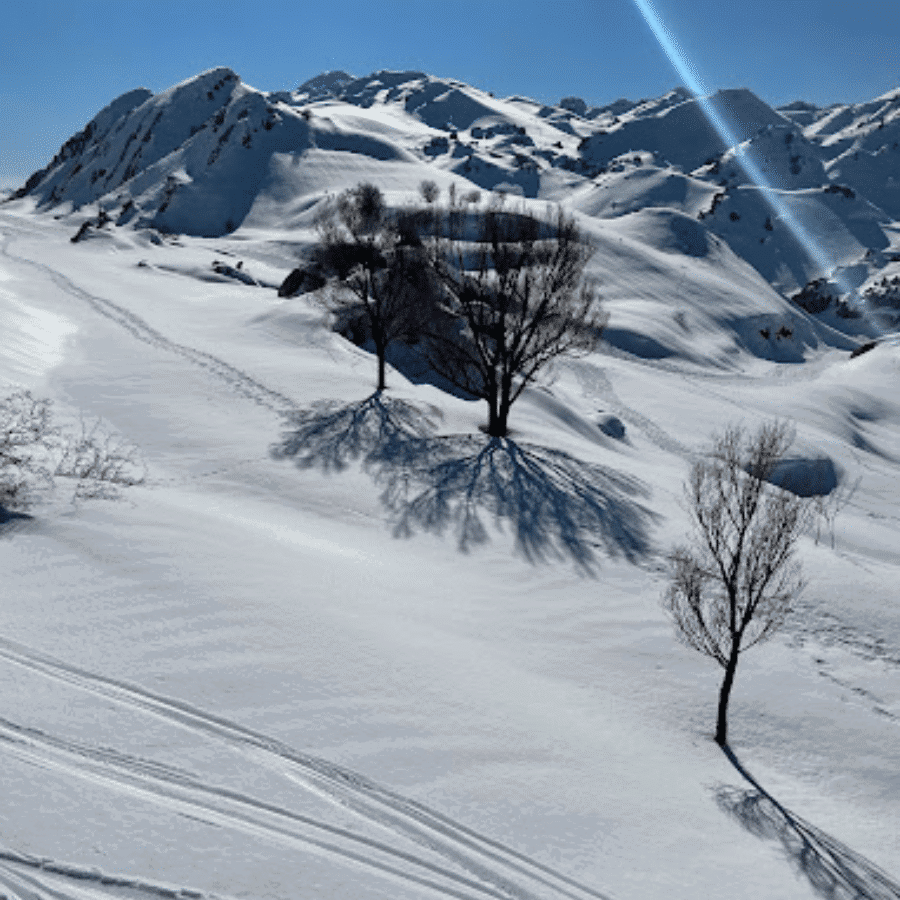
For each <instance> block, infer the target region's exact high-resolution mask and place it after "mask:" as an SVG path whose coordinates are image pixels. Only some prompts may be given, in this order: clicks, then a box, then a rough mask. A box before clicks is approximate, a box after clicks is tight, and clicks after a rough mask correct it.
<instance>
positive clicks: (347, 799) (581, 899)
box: [0, 638, 607, 900]
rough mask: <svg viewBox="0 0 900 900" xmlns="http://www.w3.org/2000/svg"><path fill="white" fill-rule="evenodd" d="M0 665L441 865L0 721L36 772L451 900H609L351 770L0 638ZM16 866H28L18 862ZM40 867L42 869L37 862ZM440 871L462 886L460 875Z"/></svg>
mask: <svg viewBox="0 0 900 900" xmlns="http://www.w3.org/2000/svg"><path fill="white" fill-rule="evenodd" d="M0 659H2V660H4V661H5V662H7V663H11V664H14V665H16V666H20V667H23V668H25V669H28V670H30V671H31V672H34V673H38V674H41V675H43V676H46V677H49V678H52V679H55V680H58V681H61V682H64V683H66V684H69V685H72V686H74V687H76V688H79V689H81V690H83V691H85V692H87V693H88V694H91V695H93V696H95V697H98V698H101V697H102V698H104V699H106V700H112V701H114V702H115V703H117V704H119V705H121V706H124V707H125V708H127V709H129V710H131V711H140V712H142V713H145V714H150V715H153V716H156V717H159V718H161V719H164V720H166V721H168V722H170V723H174V724H176V725H178V726H180V727H183V728H186V729H188V730H189V731H191V732H193V733H194V734H196V735H200V736H202V737H204V738H208V739H213V740H217V741H220V742H222V743H224V744H226V745H229V746H231V747H233V748H236V749H239V750H242V751H244V752H245V753H246V752H247V751H250V753H251V755H252V757H253V758H254V759H256V760H258V761H259V762H260V763H261V764H263V765H265V766H266V767H267V768H270V769H272V770H274V771H276V772H277V773H279V774H282V775H286V776H287V777H289V778H291V779H292V780H294V781H296V782H298V783H299V784H301V785H302V786H304V787H307V788H308V789H310V790H313V791H316V792H318V793H324V794H326V795H327V796H328V797H329V798H330V799H331V800H332V801H334V802H335V803H337V804H339V805H340V806H341V807H343V808H344V809H346V810H349V811H351V812H353V813H355V814H356V815H358V816H360V817H361V818H363V819H364V820H366V821H367V822H369V823H370V824H372V825H375V826H378V827H379V828H380V829H384V830H387V831H388V832H391V833H393V834H395V835H397V836H398V837H400V838H402V839H405V840H410V841H412V842H413V843H415V844H416V845H418V846H419V847H421V848H422V849H423V851H424V852H425V853H428V854H434V855H435V856H437V857H439V858H441V859H443V860H444V861H445V863H446V865H441V864H439V863H436V862H434V861H432V860H430V859H428V858H426V857H425V856H424V855H418V854H413V853H410V852H406V851H404V850H400V849H397V848H396V847H394V846H392V845H391V844H390V843H386V842H383V841H378V840H375V839H373V838H369V837H366V836H364V835H359V834H355V833H353V832H352V831H349V830H347V829H345V828H341V827H338V826H334V825H331V824H329V823H327V822H324V821H321V820H317V819H313V818H311V817H309V816H305V815H303V814H301V813H297V812H294V811H293V810H291V809H288V808H286V807H282V806H277V805H275V804H272V803H269V802H267V801H265V800H260V799H257V798H254V797H252V796H249V795H247V794H244V793H241V792H239V791H234V790H231V789H229V788H227V787H223V786H219V785H215V784H211V783H208V782H206V781H203V780H202V779H201V778H199V777H198V776H196V775H192V774H191V773H188V772H186V771H184V770H181V769H176V768H173V767H171V766H167V765H163V764H160V763H157V762H153V761H152V760H147V759H141V758H137V757H134V756H133V755H130V754H122V753H119V752H118V751H116V750H114V749H111V748H107V747H97V746H93V745H89V744H85V743H82V742H75V741H71V740H69V739H65V738H60V737H58V736H54V735H50V734H47V733H45V732H42V731H40V730H37V729H33V728H26V727H23V726H21V725H17V724H16V723H13V722H10V721H8V720H4V719H0V747H2V751H3V752H4V753H6V754H10V755H14V756H16V757H18V758H21V759H25V760H30V761H39V762H40V763H41V764H42V765H44V766H50V767H52V768H54V769H56V770H57V771H61V772H63V773H66V774H68V775H72V776H75V777H78V778H82V779H87V780H92V781H95V782H96V781H99V782H102V783H106V784H110V783H112V784H113V786H117V787H119V788H121V789H127V790H128V791H129V792H130V793H132V794H135V793H136V794H138V795H139V796H142V797H143V798H145V799H150V800H151V801H152V802H155V803H157V804H161V805H163V806H164V807H165V808H167V809H170V810H172V811H173V812H177V811H185V810H187V811H190V812H192V813H193V814H194V815H197V816H199V817H201V818H203V819H205V820H209V821H212V822H214V823H215V824H218V825H222V826H225V827H229V828H232V829H238V830H241V831H243V832H245V833H248V834H251V835H253V836H255V837H257V838H263V839H266V840H270V841H272V842H273V843H276V844H279V845H287V846H291V847H294V848H298V847H299V848H303V849H306V850H309V851H312V852H318V853H325V854H329V855H331V856H335V857H338V858H340V859H342V860H344V861H346V862H347V863H350V864H359V865H363V866H365V867H368V868H370V869H375V870H377V871H378V872H380V873H381V874H382V875H385V876H388V877H392V878H398V879H401V880H403V881H405V882H407V883H412V884H416V885H419V886H421V887H424V888H427V889H430V890H432V891H435V892H437V893H438V894H440V895H442V896H446V897H456V898H459V900H476V898H484V897H494V898H498V900H505V898H508V900H545V898H547V900H549V898H569V900H587V898H595V900H607V898H606V895H604V894H602V893H600V892H599V891H596V890H594V889H592V888H590V887H588V886H586V885H583V884H581V883H579V882H578V881H576V880H574V879H572V878H569V877H568V876H566V875H564V874H562V873H560V872H558V871H556V870H554V869H553V868H551V867H550V866H547V865H544V864H543V863H540V862H538V861H536V860H534V859H531V858H530V857H528V856H527V855H525V854H523V853H519V852H517V851H515V850H513V849H511V848H509V847H506V846H504V845H503V844H501V843H500V842H498V841H495V840H493V839H491V838H489V837H487V836H485V835H482V834H480V833H479V832H477V831H475V830H473V829H471V828H468V827H466V826H465V825H462V824H460V823H458V822H455V821H454V820H452V819H450V818H448V817H447V816H444V815H442V814H441V813H439V812H436V811H434V810H431V809H429V808H428V807H427V806H425V805H423V804H421V803H418V802H416V801H414V800H410V799H407V798H405V797H403V796H401V795H399V794H396V793H394V792H392V791H389V790H387V789H385V788H383V787H380V786H379V785H377V784H375V783H374V782H372V781H370V780H368V779H367V778H365V777H364V776H361V775H359V774H357V773H355V772H353V771H352V770H350V769H347V768H344V767H342V766H339V765H335V764H333V763H330V762H328V761H327V760H324V759H321V758H319V757H315V756H311V755H309V754H305V753H302V752H300V751H298V750H296V749H294V748H293V747H290V746H289V745H287V744H285V743H283V742H281V741H278V740H277V739H274V738H270V737H268V736H266V735H265V734H262V733H260V732H256V731H253V730H251V729H248V728H245V727H243V726H241V725H240V724H238V723H236V722H232V721H230V720H228V719H225V718H222V717H219V716H216V715H213V714H211V713H207V712H205V711H203V710H201V709H198V708H196V707H193V706H191V705H189V704H187V703H184V702H181V701H179V700H176V699H173V698H168V697H165V696H163V695H160V694H156V693H153V692H150V691H147V690H144V689H143V688H140V687H137V686H135V685H131V684H128V683H126V682H124V681H119V680H117V679H113V678H108V677H106V676H103V675H98V674H95V673H91V672H88V671H86V670H84V669H80V668H78V667H76V666H72V665H69V664H66V663H64V662H62V661H60V660H56V659H54V658H52V657H50V656H46V655H44V654H42V653H38V652H35V651H33V650H30V649H28V648H26V647H23V646H21V645H19V644H16V643H15V642H12V641H9V640H7V639H5V638H0ZM4 858H7V857H5V856H4V855H3V853H2V852H0V859H4ZM16 859H17V860H18V859H26V857H24V856H17V857H16ZM28 859H30V857H28ZM41 865H42V866H43V867H44V868H46V863H45V862H42V863H41ZM448 865H449V866H454V867H457V868H459V869H461V870H463V871H464V872H467V873H468V875H462V874H459V873H458V872H456V871H453V869H451V868H448V867H447V866H448ZM65 868H66V872H65V873H64V874H70V875H73V876H75V877H79V878H87V879H96V880H102V879H103V878H106V877H107V876H105V875H101V874H100V873H97V872H96V870H94V869H78V868H77V867H65ZM36 896H41V895H36ZM171 896H175V895H171Z"/></svg>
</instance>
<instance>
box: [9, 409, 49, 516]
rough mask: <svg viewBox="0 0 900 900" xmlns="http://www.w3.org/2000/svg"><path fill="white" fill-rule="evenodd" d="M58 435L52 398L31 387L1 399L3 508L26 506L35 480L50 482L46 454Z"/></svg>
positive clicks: (31, 495)
mask: <svg viewBox="0 0 900 900" xmlns="http://www.w3.org/2000/svg"><path fill="white" fill-rule="evenodd" d="M55 435H56V429H55V428H54V426H53V424H52V411H51V403H50V401H49V400H38V399H36V398H35V397H33V396H32V395H31V393H30V392H29V391H16V392H15V393H12V394H10V395H9V396H8V397H5V398H3V399H0V508H5V509H7V510H20V509H24V508H26V507H27V506H28V505H29V503H30V502H31V500H32V497H33V490H34V485H35V482H36V481H44V482H48V483H49V481H50V472H49V470H48V468H47V466H46V465H45V461H44V459H43V457H44V455H45V449H46V447H47V445H48V443H50V442H52V440H53V439H54V437H55Z"/></svg>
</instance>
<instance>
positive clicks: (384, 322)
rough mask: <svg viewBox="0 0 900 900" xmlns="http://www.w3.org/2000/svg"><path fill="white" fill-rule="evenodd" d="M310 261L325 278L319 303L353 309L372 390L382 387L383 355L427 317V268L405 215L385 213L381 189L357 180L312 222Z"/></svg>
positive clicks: (418, 242)
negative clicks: (372, 365) (366, 350)
mask: <svg viewBox="0 0 900 900" xmlns="http://www.w3.org/2000/svg"><path fill="white" fill-rule="evenodd" d="M317 228H318V232H319V237H320V243H319V246H318V247H317V248H316V251H315V252H314V261H315V264H316V266H317V267H318V268H319V269H320V270H321V271H322V272H323V273H324V274H325V275H326V276H329V277H330V281H329V284H328V285H327V286H326V288H325V289H324V294H323V296H324V298H325V303H326V305H327V306H328V308H329V309H331V310H332V311H334V312H345V313H346V312H348V311H353V310H354V309H356V308H358V309H360V310H361V313H362V315H363V317H364V319H365V321H366V324H367V326H368V331H369V334H370V335H371V338H372V342H373V343H374V345H375V353H376V356H377V359H378V388H377V389H378V390H379V391H381V390H384V388H385V357H386V353H387V348H388V346H389V345H390V344H391V343H392V342H393V341H395V340H397V339H398V338H403V337H406V336H410V337H412V336H415V335H416V334H417V333H418V332H419V331H420V330H421V327H422V322H423V320H424V318H425V317H427V304H426V301H427V298H428V295H429V285H430V283H431V282H430V279H429V271H430V270H429V268H428V266H427V265H425V263H424V260H423V250H422V245H421V241H420V239H419V237H418V233H417V231H416V229H415V228H414V227H413V223H412V220H411V218H410V217H409V216H405V217H404V216H390V215H389V214H388V211H387V209H386V207H385V204H384V198H383V196H382V194H381V191H380V190H379V189H378V188H377V187H376V186H375V185H373V184H369V183H361V184H359V185H357V186H356V187H355V188H351V189H349V190H347V191H344V193H342V194H341V195H340V196H339V197H338V199H337V201H336V203H333V204H331V205H330V206H329V207H328V209H327V210H326V212H325V213H324V214H323V215H322V216H320V218H319V221H318V222H317Z"/></svg>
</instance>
